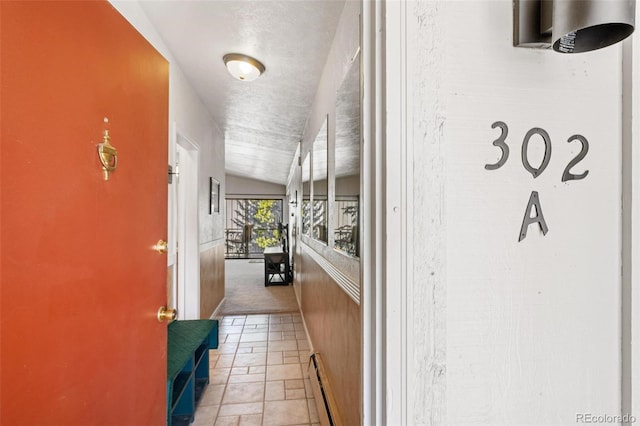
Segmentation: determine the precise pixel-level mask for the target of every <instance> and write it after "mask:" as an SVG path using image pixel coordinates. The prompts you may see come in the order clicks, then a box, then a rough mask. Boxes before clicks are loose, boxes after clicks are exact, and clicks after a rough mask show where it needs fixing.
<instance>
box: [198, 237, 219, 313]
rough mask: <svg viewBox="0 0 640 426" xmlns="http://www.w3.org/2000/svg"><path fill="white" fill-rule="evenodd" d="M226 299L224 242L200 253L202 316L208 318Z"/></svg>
mask: <svg viewBox="0 0 640 426" xmlns="http://www.w3.org/2000/svg"><path fill="white" fill-rule="evenodd" d="M222 299H224V242H222V243H220V244H218V245H216V246H213V247H208V248H205V250H204V251H202V252H201V253H200V318H203V319H207V318H209V317H210V316H211V314H213V311H215V309H216V308H217V307H218V305H219V304H220V302H222Z"/></svg>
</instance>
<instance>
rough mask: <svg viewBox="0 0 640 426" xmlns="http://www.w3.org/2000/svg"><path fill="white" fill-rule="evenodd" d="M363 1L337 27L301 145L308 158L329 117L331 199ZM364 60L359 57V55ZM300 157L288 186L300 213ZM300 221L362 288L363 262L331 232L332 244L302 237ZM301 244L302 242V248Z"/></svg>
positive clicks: (352, 4)
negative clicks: (338, 122) (345, 87)
mask: <svg viewBox="0 0 640 426" xmlns="http://www.w3.org/2000/svg"><path fill="white" fill-rule="evenodd" d="M360 6H361V3H360V1H355V0H348V1H346V2H345V6H344V9H343V11H342V14H341V16H340V21H339V22H338V26H337V27H336V33H335V35H334V39H333V43H332V45H331V49H330V51H329V54H328V55H327V60H326V62H325V66H324V69H323V71H322V76H321V78H320V83H319V84H318V89H317V91H316V95H315V98H314V101H313V104H312V107H311V112H310V114H309V118H308V119H307V123H306V125H305V129H304V132H303V136H302V143H301V148H300V153H301V158H302V159H303V160H304V159H305V158H306V156H307V155H308V154H309V153H310V150H311V149H312V145H313V142H314V141H315V139H316V136H317V135H318V132H319V131H320V129H321V127H322V126H323V124H324V122H325V119H326V118H327V116H328V120H327V126H328V138H327V139H328V140H327V146H328V151H329V156H328V162H329V165H328V174H329V185H328V189H329V199H333V194H334V192H335V184H334V182H333V179H334V176H335V164H334V163H335V160H334V158H333V152H334V147H335V109H336V97H337V93H338V89H339V88H340V86H341V84H342V82H343V80H344V77H345V75H346V73H347V72H348V71H349V69H350V67H351V65H352V60H353V59H354V56H355V55H356V53H357V52H358V51H359V46H360ZM356 60H357V61H359V60H360V58H359V57H357V58H356ZM297 161H298V159H297V158H294V167H297V168H298V171H295V170H293V171H294V173H291V174H290V176H289V177H290V182H289V183H288V185H287V193H288V194H295V191H298V208H297V213H296V214H298V215H299V214H300V206H301V202H302V186H301V183H300V179H301V173H300V172H299V169H300V167H299V166H295V165H296V164H297ZM328 214H329V223H332V221H333V218H332V215H333V214H334V212H333V210H332V209H331V208H329V210H328ZM296 222H297V227H298V229H297V232H296V235H298V238H300V239H301V240H302V239H303V240H304V242H305V244H306V245H308V246H310V247H312V248H313V249H314V250H315V251H316V252H317V253H319V254H320V255H321V256H323V257H324V258H325V259H326V260H328V261H329V262H330V263H331V264H332V265H333V266H335V267H336V268H337V269H338V270H340V271H341V272H342V273H344V274H345V275H346V276H348V278H349V279H350V280H352V281H353V282H355V283H357V284H356V285H357V286H358V287H359V283H360V262H359V260H357V259H354V258H350V257H347V256H345V255H343V254H341V253H339V252H337V251H335V250H333V248H332V245H331V243H332V240H331V238H333V237H332V235H331V234H330V236H329V238H330V241H329V244H328V245H326V244H323V243H320V242H318V241H316V240H313V239H311V238H307V236H304V237H301V234H302V221H301V220H300V219H299V216H298V220H297V221H296ZM300 247H301V246H300V245H298V248H300Z"/></svg>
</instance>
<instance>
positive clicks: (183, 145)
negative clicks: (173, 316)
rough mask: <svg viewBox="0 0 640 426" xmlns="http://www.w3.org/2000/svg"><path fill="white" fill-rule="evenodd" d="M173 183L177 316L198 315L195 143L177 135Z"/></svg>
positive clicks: (189, 317) (198, 282)
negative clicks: (176, 176)
mask: <svg viewBox="0 0 640 426" xmlns="http://www.w3.org/2000/svg"><path fill="white" fill-rule="evenodd" d="M177 141H178V143H177V144H176V154H177V158H178V159H179V160H178V161H179V170H180V176H179V179H178V185H177V192H178V194H177V205H178V209H177V210H178V214H177V226H176V233H177V237H176V241H177V262H176V263H177V273H176V278H177V284H176V289H177V298H176V306H177V307H178V317H179V318H180V319H183V320H184V319H199V318H200V267H199V265H200V262H199V250H198V247H199V238H198V157H199V151H198V146H197V145H196V144H194V143H193V142H191V141H189V140H188V139H186V138H185V137H183V136H182V135H180V134H178V138H177Z"/></svg>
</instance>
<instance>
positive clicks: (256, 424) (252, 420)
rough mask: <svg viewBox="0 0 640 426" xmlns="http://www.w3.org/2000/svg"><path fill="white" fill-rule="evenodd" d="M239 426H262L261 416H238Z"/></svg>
mask: <svg viewBox="0 0 640 426" xmlns="http://www.w3.org/2000/svg"><path fill="white" fill-rule="evenodd" d="M240 426H262V414H245V415H244V416H240Z"/></svg>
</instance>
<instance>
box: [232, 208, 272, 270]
mask: <svg viewBox="0 0 640 426" xmlns="http://www.w3.org/2000/svg"><path fill="white" fill-rule="evenodd" d="M225 204H226V209H227V210H226V211H227V227H226V230H225V257H226V258H228V259H234V258H235V259H248V258H261V257H262V255H263V253H264V249H265V248H266V247H270V246H274V245H277V244H279V243H280V232H279V231H278V223H280V222H281V221H282V200H258V199H227V200H226V201H225Z"/></svg>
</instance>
